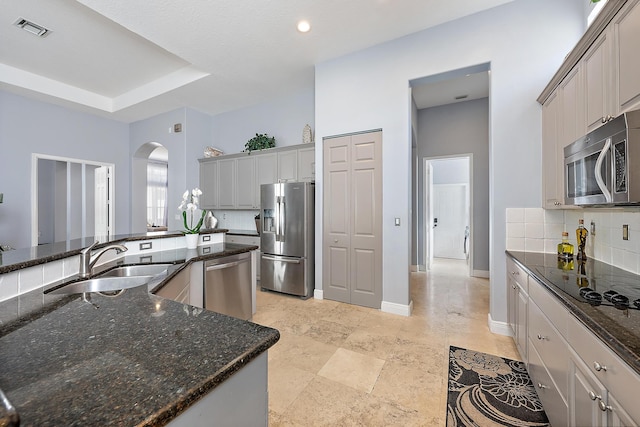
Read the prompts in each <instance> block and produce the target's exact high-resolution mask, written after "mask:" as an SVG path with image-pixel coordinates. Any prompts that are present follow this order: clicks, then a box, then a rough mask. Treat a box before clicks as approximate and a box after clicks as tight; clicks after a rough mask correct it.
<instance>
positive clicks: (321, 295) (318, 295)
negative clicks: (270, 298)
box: [313, 289, 324, 299]
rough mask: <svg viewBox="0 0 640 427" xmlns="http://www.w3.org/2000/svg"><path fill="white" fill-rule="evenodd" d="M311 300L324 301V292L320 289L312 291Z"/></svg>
mask: <svg viewBox="0 0 640 427" xmlns="http://www.w3.org/2000/svg"><path fill="white" fill-rule="evenodd" d="M313 298H314V299H324V291H323V290H322V289H314V290H313Z"/></svg>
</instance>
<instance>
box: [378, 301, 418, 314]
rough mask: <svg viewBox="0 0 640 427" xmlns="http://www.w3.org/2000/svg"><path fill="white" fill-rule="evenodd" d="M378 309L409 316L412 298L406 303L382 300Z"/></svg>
mask: <svg viewBox="0 0 640 427" xmlns="http://www.w3.org/2000/svg"><path fill="white" fill-rule="evenodd" d="M380 311H384V312H385V313H391V314H397V315H399V316H405V317H409V316H411V312H412V311H413V300H412V301H411V302H410V303H409V304H408V305H406V304H397V303H395V302H388V301H382V304H380Z"/></svg>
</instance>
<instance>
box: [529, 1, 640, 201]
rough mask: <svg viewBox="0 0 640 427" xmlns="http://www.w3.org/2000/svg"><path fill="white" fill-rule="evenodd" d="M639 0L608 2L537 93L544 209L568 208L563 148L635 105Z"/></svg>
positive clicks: (638, 95) (638, 96) (638, 99)
mask: <svg viewBox="0 0 640 427" xmlns="http://www.w3.org/2000/svg"><path fill="white" fill-rule="evenodd" d="M638 40H640V0H621V1H619V2H608V3H607V4H606V5H605V7H604V8H603V10H602V12H601V13H600V16H598V18H597V19H596V20H595V21H594V23H593V24H592V25H591V26H590V27H589V29H588V30H587V32H586V33H585V35H584V36H583V37H582V38H581V39H580V41H579V42H578V44H577V45H576V47H575V48H574V49H573V50H572V51H571V52H570V53H569V55H567V58H566V59H565V62H564V63H563V64H562V65H561V67H560V69H559V70H558V71H557V72H556V74H555V75H554V77H553V79H552V80H551V81H550V82H549V84H548V85H547V87H546V88H545V90H544V91H543V92H542V94H540V96H539V97H538V102H540V103H541V104H542V105H543V110H542V123H543V124H542V126H543V129H542V139H543V141H542V172H543V173H542V176H543V178H542V179H543V200H542V202H543V207H544V208H546V209H553V208H562V209H567V208H570V206H565V205H564V203H563V201H564V147H565V146H567V145H568V144H571V143H572V142H574V141H575V140H576V139H578V138H580V137H582V136H584V135H585V134H586V133H587V132H590V131H592V130H594V129H596V128H598V127H600V126H602V124H604V123H606V122H607V121H609V120H611V119H613V118H615V117H617V116H618V115H620V114H622V113H624V112H626V111H629V110H633V109H637V108H640V79H638V76H639V75H640V55H638V54H637V44H638Z"/></svg>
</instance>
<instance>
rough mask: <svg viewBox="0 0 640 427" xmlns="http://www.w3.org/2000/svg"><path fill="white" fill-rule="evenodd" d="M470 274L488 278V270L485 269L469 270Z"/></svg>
mask: <svg viewBox="0 0 640 427" xmlns="http://www.w3.org/2000/svg"><path fill="white" fill-rule="evenodd" d="M471 275H472V276H473V277H481V278H483V279H488V278H489V272H488V271H487V270H473V271H472V272H471Z"/></svg>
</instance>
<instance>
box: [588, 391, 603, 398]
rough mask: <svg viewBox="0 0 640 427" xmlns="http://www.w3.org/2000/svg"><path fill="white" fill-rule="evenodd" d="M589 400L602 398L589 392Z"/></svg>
mask: <svg viewBox="0 0 640 427" xmlns="http://www.w3.org/2000/svg"><path fill="white" fill-rule="evenodd" d="M589 399H591V400H596V399H598V400H601V399H602V396H599V395H597V394H595V393H594V392H592V391H590V392H589Z"/></svg>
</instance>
